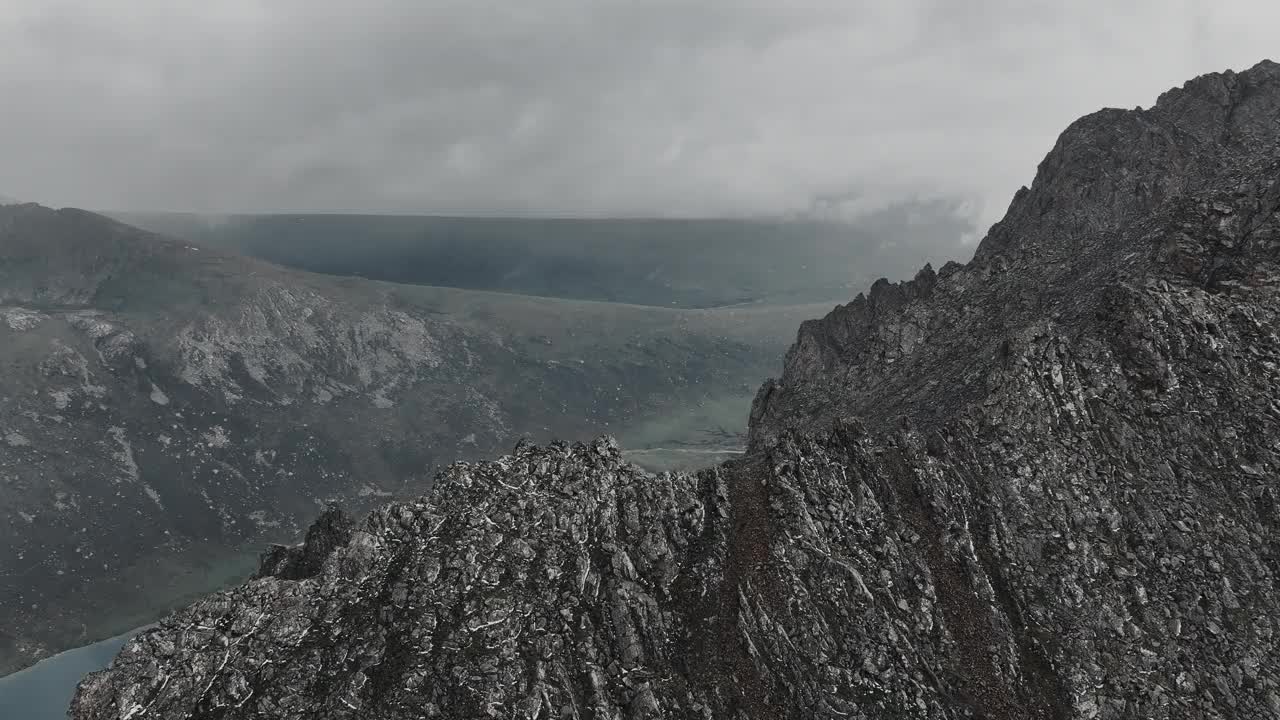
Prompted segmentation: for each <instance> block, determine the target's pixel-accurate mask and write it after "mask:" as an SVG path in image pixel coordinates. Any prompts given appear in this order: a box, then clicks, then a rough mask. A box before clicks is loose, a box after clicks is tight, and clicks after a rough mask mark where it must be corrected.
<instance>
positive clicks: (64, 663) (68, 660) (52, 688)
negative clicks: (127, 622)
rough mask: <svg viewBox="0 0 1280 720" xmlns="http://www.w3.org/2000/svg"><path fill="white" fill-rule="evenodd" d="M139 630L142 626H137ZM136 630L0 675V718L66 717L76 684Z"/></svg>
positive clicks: (58, 719)
mask: <svg viewBox="0 0 1280 720" xmlns="http://www.w3.org/2000/svg"><path fill="white" fill-rule="evenodd" d="M139 630H141V628H139ZM136 632H138V630H133V631H130V632H128V633H125V634H124V635H120V636H118V637H113V638H111V639H109V640H103V641H102V642H98V643H94V644H92V645H87V646H85V647H82V648H76V649H75V650H68V651H66V652H64V653H60V654H58V655H54V656H53V657H51V658H47V659H45V660H43V661H41V662H39V663H37V664H36V665H34V666H32V667H29V668H27V669H26V670H23V671H21V672H17V673H14V674H13V675H9V676H7V677H2V678H0V718H3V719H4V720H66V717H67V706H68V705H70V704H71V696H72V695H74V694H75V691H76V684H77V683H79V682H80V679H81V678H83V677H84V676H85V675H88V674H89V673H91V672H93V671H95V670H101V669H102V668H104V667H106V666H107V665H108V664H110V663H111V659H112V658H114V657H115V656H116V653H117V652H119V651H120V648H121V646H123V645H124V644H125V641H127V640H128V639H129V638H131V637H133V635H134V633H136Z"/></svg>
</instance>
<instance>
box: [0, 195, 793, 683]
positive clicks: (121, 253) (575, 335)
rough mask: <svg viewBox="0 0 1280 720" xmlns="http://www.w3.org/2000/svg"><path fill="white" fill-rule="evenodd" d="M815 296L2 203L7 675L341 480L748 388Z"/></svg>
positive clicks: (421, 476)
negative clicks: (477, 275)
mask: <svg viewBox="0 0 1280 720" xmlns="http://www.w3.org/2000/svg"><path fill="white" fill-rule="evenodd" d="M802 312H804V311H803V310H796V309H776V310H775V309H765V310H753V309H745V310H741V311H736V310H734V309H728V310H725V311H714V310H706V311H702V310H689V311H680V310H669V309H660V308H637V307H630V306H615V305H608V304H603V303H575V302H572V301H559V300H549V299H544V298H528V297H519V296H513V295H501V294H496V293H480V292H468V291H459V290H451V289H447V288H428V287H405V286H395V285H389V284H385V283H375V282H369V281H363V280H358V279H350V278H332V277H326V276H318V275H310V274H307V273H301V272H294V271H289V270H286V269H282V268H279V267H276V266H273V265H269V264H266V263H263V262H258V261H254V260H250V259H246V258H243V257H239V256H235V255H228V254H226V253H219V252H216V251H211V250H209V249H207V248H198V247H195V246H192V245H190V244H188V243H185V242H180V241H174V240H169V239H166V238H163V237H160V236H156V235H152V234H149V233H144V232H142V231H140V230H137V229H136V228H131V227H129V226H126V225H122V224H120V223H117V222H114V221H111V220H108V219H106V218H103V217H101V216H98V215H94V214H92V213H87V212H83V211H78V210H51V209H48V208H44V207H41V206H39V205H33V204H28V205H17V206H11V207H3V208H0V548H3V551H2V552H0V674H5V673H8V672H10V671H13V670H16V669H18V668H20V667H23V666H25V665H28V664H30V663H32V662H35V661H36V660H38V659H40V658H41V657H45V656H47V655H49V654H52V653H54V652H57V651H59V650H63V649H66V648H69V647H74V646H76V645H79V644H83V643H85V642H89V641H92V640H94V639H97V638H101V637H109V636H112V635H115V634H118V633H120V632H123V631H125V630H128V629H131V628H134V627H138V626H139V625H142V624H146V623H150V622H152V621H153V620H154V619H155V618H156V617H158V616H160V615H163V614H164V613H165V612H167V611H168V610H169V609H171V608H172V607H174V606H175V605H181V604H184V603H185V602H189V601H190V600H191V599H193V598H194V597H198V596H199V595H203V594H205V593H207V592H210V591H212V590H214V589H218V588H219V587H223V586H225V585H226V584H228V582H229V581H230V580H238V579H241V578H243V577H245V576H247V575H248V574H249V573H250V572H251V571H252V569H253V567H254V566H255V565H256V555H257V549H258V548H259V547H261V545H263V544H265V543H267V542H293V541H295V539H296V538H297V537H298V536H300V535H301V533H302V532H304V531H305V529H306V526H307V524H308V523H310V521H311V520H312V519H313V518H314V517H315V516H316V514H317V513H318V512H319V511H320V510H322V509H323V508H324V507H325V506H326V504H327V503H329V502H331V501H341V502H342V503H344V504H345V505H346V506H347V507H348V508H351V509H352V511H353V512H364V511H367V510H369V509H371V508H372V507H374V506H375V505H377V504H381V503H384V502H387V501H388V500H389V499H391V498H392V497H413V496H416V495H417V494H419V493H420V492H421V491H422V489H423V488H425V487H426V486H427V485H429V483H430V480H431V477H432V476H433V475H434V474H435V472H436V470H438V469H439V468H442V467H444V466H446V465H447V464H448V463H450V462H452V461H453V460H455V459H468V458H478V457H485V456H491V455H492V454H494V453H497V452H499V451H500V450H501V449H503V448H507V447H510V446H511V444H512V443H513V442H515V441H516V439H518V438H519V437H522V436H525V435H528V436H532V437H534V438H540V439H542V440H544V441H545V440H549V439H550V438H551V437H552V436H560V437H592V436H594V435H595V434H596V433H597V432H598V430H596V428H598V427H610V428H615V429H618V431H619V432H625V430H626V429H627V428H631V427H643V426H644V425H645V424H646V423H652V422H656V421H657V420H660V419H661V418H663V417H664V415H674V414H676V413H677V412H678V410H680V409H681V408H688V407H692V406H696V405H697V404H698V402H700V401H702V400H710V401H715V400H722V399H723V398H724V397H726V396H732V397H733V398H740V399H741V400H742V403H743V404H744V405H745V404H746V403H747V402H749V395H748V392H749V391H748V390H746V389H745V388H746V387H749V386H748V385H745V382H746V381H747V380H749V379H750V380H751V385H754V384H755V382H756V381H757V380H758V379H760V378H763V377H765V376H767V374H768V372H769V371H770V370H769V369H770V368H772V367H773V366H774V364H775V363H776V358H777V356H778V355H779V354H780V353H781V352H782V350H783V346H784V345H785V342H786V338H787V336H788V334H789V333H790V328H793V327H794V324H795V323H796V322H798V320H799V319H800V318H801V317H803V316H804V315H802V314H801V313H802ZM775 315H776V317H775ZM246 548H248V550H247V551H246Z"/></svg>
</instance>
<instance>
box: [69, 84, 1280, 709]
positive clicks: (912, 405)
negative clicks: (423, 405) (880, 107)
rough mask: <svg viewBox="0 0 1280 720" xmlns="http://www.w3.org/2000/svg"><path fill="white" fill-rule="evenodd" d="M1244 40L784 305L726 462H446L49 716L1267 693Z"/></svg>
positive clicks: (1276, 693)
mask: <svg viewBox="0 0 1280 720" xmlns="http://www.w3.org/2000/svg"><path fill="white" fill-rule="evenodd" d="M1277 327H1280V65H1277V64H1275V63H1272V62H1263V63H1260V64H1259V65H1257V66H1255V67H1254V68H1252V69H1250V70H1248V71H1246V72H1241V73H1234V72H1226V73H1217V74H1212V75H1206V76H1203V77H1200V78H1197V79H1196V80H1194V81H1191V82H1189V83H1187V84H1186V86H1184V87H1183V88H1182V89H1178V90H1173V91H1170V92H1168V93H1166V94H1164V95H1163V96H1161V98H1160V100H1159V101H1158V102H1157V104H1156V105H1155V106H1154V107H1153V108H1151V109H1149V110H1135V111H1119V110H1105V111H1102V112H1099V113H1095V114H1094V115H1090V116H1088V117H1086V118H1084V119H1082V120H1081V121H1079V122H1077V123H1075V124H1073V125H1072V126H1071V127H1070V128H1068V129H1067V131H1066V132H1064V133H1063V135H1062V136H1061V138H1060V139H1059V142H1058V144H1057V145H1056V146H1055V148H1054V149H1053V151H1052V152H1050V154H1049V155H1048V157H1047V158H1046V160H1045V162H1044V163H1042V164H1041V166H1040V170H1039V172H1038V174H1037V176H1036V180H1035V182H1034V184H1033V185H1032V186H1031V187H1030V188H1028V189H1024V190H1023V191H1021V192H1019V194H1018V195H1017V196H1016V197H1015V199H1014V202H1013V204H1012V206H1011V207H1010V210H1009V213H1008V215H1007V216H1006V217H1005V219H1004V220H1003V221H1002V222H1001V223H1000V224H999V225H997V226H996V227H994V228H993V229H992V231H991V233H990V234H989V235H988V236H987V238H986V239H985V240H984V241H983V243H982V245H981V246H980V248H979V251H978V254H977V256H976V257H975V259H974V260H973V261H972V262H971V263H968V264H966V265H964V266H959V265H953V266H949V267H945V268H943V270H942V271H941V272H938V273H936V274H935V273H934V272H932V271H931V270H926V271H924V272H922V273H920V274H919V276H918V277H917V278H916V280H914V281H912V282H908V283H902V284H888V283H880V284H877V285H876V286H874V287H873V289H872V291H871V292H870V293H869V294H868V295H867V296H865V297H862V298H859V299H857V300H855V301H854V302H853V303H851V304H849V305H847V306H844V307H842V308H839V309H837V310H836V311H834V312H832V313H830V314H829V315H828V316H827V317H825V318H824V319H823V320H820V321H813V322H809V323H806V324H805V326H804V327H803V329H802V331H801V334H800V337H799V339H798V342H797V343H796V344H795V345H794V346H793V347H792V349H791V351H790V352H789V353H788V358H787V365H786V369H785V372H784V373H783V376H782V377H781V379H780V380H778V381H777V382H772V383H769V384H767V385H766V386H765V387H764V389H763V390H762V391H761V393H760V395H759V397H758V401H757V403H756V405H755V408H754V412H753V416H752V422H751V438H752V446H751V450H750V452H748V453H747V454H746V455H745V456H744V457H742V458H741V459H738V460H734V461H732V462H729V463H726V464H724V465H722V466H720V467H718V468H715V469H711V470H706V471H704V472H702V473H700V474H698V475H696V476H695V475H687V474H679V473H673V474H664V475H662V476H658V477H654V476H651V475H647V474H645V473H642V472H640V471H639V470H638V469H637V468H636V467H634V466H632V465H629V464H627V463H626V462H624V460H623V458H622V456H621V454H620V453H619V451H618V449H617V447H616V446H615V445H614V444H613V443H612V442H611V441H610V440H609V439H607V438H602V439H599V440H597V441H596V442H594V443H591V444H577V445H568V444H553V445H550V446H548V447H541V448H540V447H531V446H520V447H518V448H516V449H515V451H514V452H513V453H512V454H510V455H508V456H506V457H503V458H501V459H499V460H496V461H493V462H488V463H478V464H475V463H473V464H459V465H456V466H453V467H452V468H451V469H449V470H448V471H447V472H445V473H444V474H442V475H441V477H440V480H439V482H438V484H437V487H436V488H435V490H434V491H433V492H432V493H430V494H429V495H427V496H425V497H423V498H421V499H419V500H417V501H413V502H401V503H392V504H388V505H386V506H384V507H383V508H381V509H379V510H377V511H375V512H373V513H371V514H370V515H368V517H366V518H365V519H364V520H362V521H353V520H352V519H350V518H349V517H347V516H345V515H344V514H342V513H341V512H339V511H336V510H331V511H328V512H326V513H325V514H324V515H322V516H321V518H320V520H319V521H317V522H316V523H315V524H314V525H313V526H312V528H311V531H310V532H309V533H308V536H307V540H306V542H305V544H303V545H301V546H298V547H291V548H277V549H275V550H274V551H273V552H271V553H269V554H268V555H267V556H266V557H265V558H264V562H263V564H262V566H261V568H260V571H259V575H258V577H257V578H256V579H254V580H253V581H251V582H249V583H246V584H244V585H242V586H240V587H238V588H236V589H234V590H232V591H230V592H226V593H222V594H219V595H216V596H213V597H211V598H208V599H206V600H204V601H201V602H200V603H197V604H195V605H193V606H192V607H190V608H188V609H186V610H184V611H182V612H179V613H176V614H174V615H173V616H171V617H169V618H168V619H166V620H165V621H164V622H163V623H161V625H160V626H159V627H158V628H156V629H154V630H151V631H148V632H145V633H142V634H141V635H140V636H139V637H138V638H136V639H134V640H133V641H131V642H130V643H129V644H128V645H127V646H126V647H125V648H124V650H122V652H121V653H120V655H119V656H117V658H116V660H115V661H114V663H113V665H112V666H111V668H109V669H108V670H106V671H104V672H102V673H97V674H94V675H91V676H90V677H88V678H87V679H86V680H85V681H84V682H83V683H82V685H81V687H80V690H79V693H78V695H77V698H76V700H75V701H74V702H73V705H72V712H71V717H72V718H73V719H74V720H122V719H124V718H133V717H142V716H145V717H153V718H162V719H166V720H167V719H169V718H174V719H176V718H187V717H193V718H220V719H222V720H236V719H239V718H246V719H247V718H258V717H272V718H281V719H284V720H287V719H292V718H320V719H323V720H328V719H330V718H334V719H336V718H361V719H362V720H380V719H391V718H395V719H405V720H408V719H410V718H424V717H425V718H445V719H453V718H458V719H461V718H478V717H506V718H550V717H560V718H619V719H623V718H625V719H628V720H640V719H648V718H690V719H693V718H701V719H706V718H736V719H746V720H764V719H774V718H817V719H821V720H837V719H845V718H855V719H857V720H905V719H906V718H923V719H929V720H933V719H939V720H943V719H945V720H952V719H954V720H960V719H961V718H987V719H989V720H1129V719H1133V718H1150V719H1153V720H1181V719H1183V718H1206V719H1207V718H1223V719H1226V718H1232V719H1234V718H1242V719H1243V718H1248V719H1249V720H1255V719H1256V720H1263V719H1267V718H1277V717H1280V585H1278V584H1277V578H1278V577H1280V542H1278V540H1277V539H1278V538H1280V442H1277V438H1280V335H1278V334H1277Z"/></svg>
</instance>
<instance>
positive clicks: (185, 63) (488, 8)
mask: <svg viewBox="0 0 1280 720" xmlns="http://www.w3.org/2000/svg"><path fill="white" fill-rule="evenodd" d="M1277 28H1280V3H1277V2H1275V1H1274V0H1258V1H1256V2H1243V1H1240V2H1232V1H1230V0H1225V1H1224V0H1204V1H1202V0H1134V1H1131V2H1126V1H1125V0H1108V1H1106V2H1095V1H1092V0H1090V1H1087V2H1082V1H1071V2H1066V1H1064V0H1053V1H1052V2H1040V1H1039V0H876V1H875V2H869V1H860V0H831V1H825V0H824V1H821V2H819V1H815V0H504V1H500V2H499V1H494V0H359V1H357V0H348V1H346V2H337V1H336V0H218V1H217V2H210V1H208V0H200V1H199V2H187V1H186V0H114V1H113V2H104V1H102V0H0V194H5V195H11V196H15V197H19V198H23V199H30V200H36V201H40V202H43V203H46V204H51V205H78V206H86V207H91V208H100V209H172V210H197V211H215V212H217V211H262V210H363V211H421V212H441V213H490V214H495V213H496V214H507V213H515V214H529V213H532V214H547V213H551V214H570V215H609V214H614V215H754V214H772V213H784V212H788V211H795V210H803V209H804V208H806V207H808V206H809V204H810V203H811V201H812V200H813V199H814V198H816V197H848V198H859V200H858V202H859V203H864V204H877V203H882V202H890V201H893V200H895V199H900V198H907V197H912V196H939V195H941V196H957V197H965V198H972V199H973V200H974V202H975V207H978V208H980V209H979V211H978V212H979V213H980V215H981V219H982V220H983V221H984V222H990V221H992V220H994V219H996V218H997V217H998V216H999V215H1000V214H1002V213H1003V211H1004V208H1005V207H1006V206H1007V204H1008V200H1009V198H1010V197H1011V195H1012V193H1013V192H1014V190H1016V189H1017V187H1018V186H1019V185H1022V184H1025V183H1029V182H1030V180H1031V178H1032V176H1033V174H1034V170H1035V165H1036V163H1037V162H1039V160H1040V158H1041V157H1042V156H1043V155H1044V153H1045V152H1046V151H1047V150H1048V149H1049V147H1050V146H1051V145H1052V142H1053V140H1054V138H1055V137H1056V136H1057V134H1058V133H1059V132H1060V131H1061V130H1062V129H1063V127H1065V126H1066V124H1067V123H1069V122H1070V121H1071V120H1073V119H1075V118H1076V117H1078V116H1079V115H1082V114H1084V113H1087V112H1090V111H1092V110H1095V109H1097V108H1099V107H1102V106H1119V107H1133V106H1136V105H1142V106H1148V105H1150V104H1151V103H1152V102H1154V100H1155V97H1156V96H1157V95H1158V94H1159V93H1160V92H1162V91H1163V90H1165V89H1167V88H1168V87H1171V86H1174V85H1180V84H1181V83H1182V82H1183V81H1184V80H1187V79H1189V78H1191V77H1193V76H1195V75H1198V74H1201V73H1204V72H1210V71H1216V70H1221V69H1226V68H1234V69H1243V68H1245V67H1248V66H1250V65H1252V64H1254V63H1255V62H1257V61H1258V60H1260V59H1262V58H1263V57H1266V56H1267V55H1268V54H1272V55H1274V54H1277V53H1278V52H1280V40H1277V35H1276V29H1277ZM1277 59H1280V58H1277Z"/></svg>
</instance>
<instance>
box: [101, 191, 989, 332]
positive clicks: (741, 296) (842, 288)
mask: <svg viewBox="0 0 1280 720" xmlns="http://www.w3.org/2000/svg"><path fill="white" fill-rule="evenodd" d="M113 215H114V216H115V217H117V218H119V219H121V220H124V221H125V222H128V223H131V224H134V225H137V226H139V227H144V228H148V229H151V230H156V231H159V232H163V233H166V234H169V235H172V236H175V237H181V238H185V239H187V240H189V241H191V242H193V243H196V244H198V245H200V246H202V247H217V248H223V249H226V250H232V251H235V252H239V253H243V254H246V255H251V256H254V257H258V258H262V259H264V260H268V261H271V262H275V263H279V264H281V265H285V266H288V267H295V268H300V269H304V270H310V271H313V272H322V273H329V274H334V275H355V276H361V277H367V278H371V279H377V280H387V281H392V282H400V283H414V284H423V285H437V286H443V287H457V288H469V289H476V290H496V291H501V292H512V293H520V294H525V295H541V296H548V297H564V298H571V299H582V300H603V301H609V302H625V303H633V304H641V305H655V306H661V307H713V306H722V305H732V304H741V303H747V302H760V301H767V302H769V303H771V304H795V303H807V302H815V301H829V302H835V301H844V300H847V299H848V298H849V297H850V296H851V295H852V294H853V293H854V292H855V291H856V289H857V288H861V287H865V286H866V285H867V284H868V283H870V282H871V281H873V280H875V279H876V278H877V277H881V276H887V277H891V278H895V279H901V278H906V277H909V276H910V275H911V273H913V272H915V270H916V268H918V267H919V266H920V265H922V264H923V263H925V262H927V261H934V262H939V263H940V262H944V261H946V260H952V259H959V256H961V255H964V256H966V257H967V255H968V253H969V252H970V251H971V249H970V248H966V247H964V246H962V245H961V243H960V239H961V238H963V237H965V236H966V235H971V234H973V232H974V229H975V228H974V227H973V224H972V219H971V218H969V217H968V216H966V215H965V214H963V213H962V212H961V211H960V209H959V208H958V207H957V206H956V205H955V204H954V203H950V202H943V201H932V202H910V203H903V204H900V205H895V206H891V207H889V208H886V209H883V210H881V211H879V212H875V213H870V214H868V215H866V216H865V217H863V218H861V219H859V220H858V221H857V222H856V223H834V222H809V221H753V220H569V219H519V218H447V217H412V216H403V217H394V216H369V215H258V216H230V217H219V218H212V217H204V216H199V215H181V214H167V215H166V214H155V213H113Z"/></svg>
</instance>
